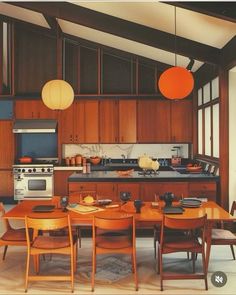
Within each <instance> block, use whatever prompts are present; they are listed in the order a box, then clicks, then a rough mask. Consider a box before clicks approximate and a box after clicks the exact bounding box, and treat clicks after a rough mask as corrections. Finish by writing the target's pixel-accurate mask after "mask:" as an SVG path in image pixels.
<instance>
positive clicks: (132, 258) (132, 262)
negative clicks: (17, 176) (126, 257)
mask: <svg viewBox="0 0 236 295" xmlns="http://www.w3.org/2000/svg"><path fill="white" fill-rule="evenodd" d="M131 267H132V273H134V257H133V253H132V254H131Z"/></svg>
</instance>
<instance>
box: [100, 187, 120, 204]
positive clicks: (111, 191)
mask: <svg viewBox="0 0 236 295" xmlns="http://www.w3.org/2000/svg"><path fill="white" fill-rule="evenodd" d="M97 194H98V198H99V199H111V200H112V201H115V202H117V201H118V199H117V185H116V184H114V183H112V182H98V183H97Z"/></svg>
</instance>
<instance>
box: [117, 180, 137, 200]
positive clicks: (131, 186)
mask: <svg viewBox="0 0 236 295" xmlns="http://www.w3.org/2000/svg"><path fill="white" fill-rule="evenodd" d="M120 192H130V193H131V200H132V201H134V200H136V199H139V198H140V185H139V183H118V184H117V197H118V200H120Z"/></svg>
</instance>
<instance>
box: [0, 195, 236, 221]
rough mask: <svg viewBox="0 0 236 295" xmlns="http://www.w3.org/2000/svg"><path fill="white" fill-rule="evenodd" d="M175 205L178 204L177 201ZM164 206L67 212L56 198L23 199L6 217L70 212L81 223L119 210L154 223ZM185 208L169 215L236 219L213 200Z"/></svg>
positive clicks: (149, 205)
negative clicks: (50, 207) (44, 207)
mask: <svg viewBox="0 0 236 295" xmlns="http://www.w3.org/2000/svg"><path fill="white" fill-rule="evenodd" d="M52 203H53V204H55V205H56V208H55V209H54V210H53V211H52V212H46V213H41V212H40V213H35V212H33V211H32V208H33V207H34V206H36V205H44V204H45V205H48V204H52ZM174 205H177V203H176V204H174ZM163 206H164V204H163V203H162V202H160V203H159V207H158V208H153V207H152V204H151V202H145V203H144V204H143V206H142V208H141V213H135V207H134V205H133V202H128V203H126V204H124V205H121V206H119V207H116V208H104V207H100V208H103V209H104V210H103V211H99V212H92V213H87V214H80V213H77V212H73V211H70V210H68V211H67V212H62V209H61V208H58V203H55V200H54V201H23V202H21V203H19V204H17V205H16V206H15V207H14V208H12V209H11V210H10V211H8V212H7V213H6V214H5V215H4V218H9V219H24V218H25V216H28V215H30V216H35V217H39V218H44V217H45V218H48V217H49V218H50V217H56V216H63V215H65V214H70V216H71V220H72V223H73V224H81V223H82V224H83V223H86V224H91V223H92V218H93V215H94V214H99V215H104V216H110V217H112V215H114V212H117V213H118V212H119V214H121V215H122V214H124V215H127V214H134V215H135V219H136V221H137V222H138V223H141V224H145V223H147V224H148V223H150V224H152V223H157V222H161V220H162V217H163V212H162V208H163ZM184 209H185V211H184V212H183V214H171V215H169V216H173V217H178V218H194V217H200V216H203V215H204V214H207V219H208V220H209V221H212V222H215V221H219V220H223V221H233V220H236V217H233V216H231V215H230V214H229V213H228V212H227V211H225V210H224V209H223V208H221V207H220V206H219V205H217V204H216V203H215V202H212V201H209V202H203V203H202V205H201V206H200V207H199V208H184ZM117 213H116V214H117Z"/></svg>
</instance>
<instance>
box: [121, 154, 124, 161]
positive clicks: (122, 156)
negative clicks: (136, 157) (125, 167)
mask: <svg viewBox="0 0 236 295" xmlns="http://www.w3.org/2000/svg"><path fill="white" fill-rule="evenodd" d="M121 158H122V159H123V160H122V162H123V163H125V155H124V154H122V155H121Z"/></svg>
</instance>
